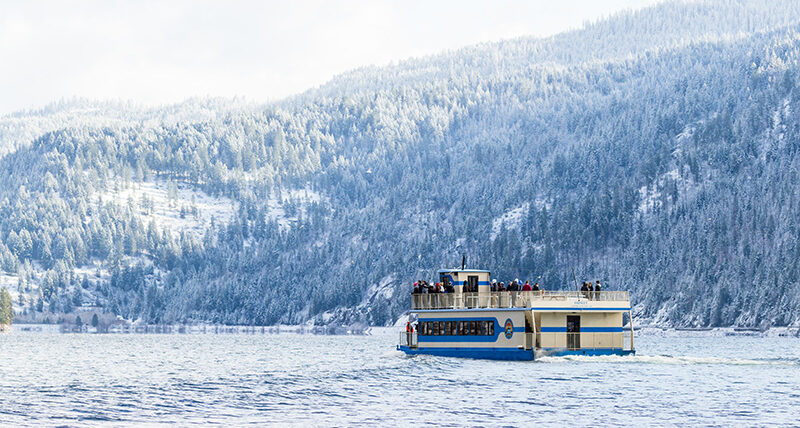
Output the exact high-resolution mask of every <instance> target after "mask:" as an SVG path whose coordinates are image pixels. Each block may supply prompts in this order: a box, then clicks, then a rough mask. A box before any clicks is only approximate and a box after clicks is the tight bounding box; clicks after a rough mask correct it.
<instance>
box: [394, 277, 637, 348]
mask: <svg viewBox="0 0 800 428" xmlns="http://www.w3.org/2000/svg"><path fill="white" fill-rule="evenodd" d="M438 276H439V282H440V283H441V284H442V285H443V286H444V289H452V290H453V292H450V293H429V294H428V293H426V294H412V295H411V310H410V312H409V321H408V324H407V325H406V328H405V331H402V332H400V340H399V343H398V344H397V350H398V351H402V352H405V353H406V354H409V355H420V354H427V355H436V356H444V357H466V358H481V359H493V360H535V359H537V358H540V357H542V356H565V355H587V356H595V355H631V354H634V353H635V350H634V346H633V345H634V343H633V316H632V313H631V304H630V297H629V295H628V292H627V291H598V292H594V291H589V292H586V291H541V290H540V291H491V288H492V287H491V283H490V278H491V272H490V271H488V270H479V269H465V268H464V266H463V264H462V267H461V268H460V269H444V270H440V271H438ZM451 285H452V288H451V287H450V286H451ZM464 290H477V291H472V292H465V291H464ZM623 314H627V315H628V320H629V322H628V326H627V327H628V328H623V327H624V326H623Z"/></svg>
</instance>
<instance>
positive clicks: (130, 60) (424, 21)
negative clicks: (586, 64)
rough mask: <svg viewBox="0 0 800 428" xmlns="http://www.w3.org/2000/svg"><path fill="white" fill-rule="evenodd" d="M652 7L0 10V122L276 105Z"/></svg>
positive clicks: (64, 5)
mask: <svg viewBox="0 0 800 428" xmlns="http://www.w3.org/2000/svg"><path fill="white" fill-rule="evenodd" d="M656 2H657V0H550V1H539V0H529V1H508V0H494V1H473V0H446V1H438V0H402V1H380V0H365V1H358V0H353V1H336V0H328V1H322V0H320V1H305V0H303V1H296V0H283V1H240V0H231V1H200V0H191V1H171V0H169V1H167V0H162V1H111V0H104V1H71V0H58V1H57V0H53V1H36V0H34V1H31V0H24V1H17V0H4V1H2V3H0V115H3V114H7V113H10V112H13V111H18V110H22V109H29V108H38V107H42V106H43V105H45V104H48V103H50V102H53V101H58V100H61V99H67V98H72V97H80V98H89V99H97V100H109V99H110V100H125V101H128V100H130V101H133V102H135V103H138V104H143V105H157V104H167V103H175V102H180V101H183V100H185V99H186V98H190V97H204V96H213V97H217V96H219V97H234V96H240V97H244V98H246V99H247V100H249V101H254V102H263V101H270V100H277V99H280V98H283V97H286V96H288V95H292V94H295V93H299V92H302V91H304V90H306V89H309V88H311V87H315V86H318V85H320V84H322V83H325V82H326V81H327V80H329V79H330V78H331V77H333V76H334V75H336V74H339V73H342V72H345V71H347V70H350V69H353V68H356V67H361V66H366V65H385V64H390V63H392V62H396V61H399V60H402V59H405V58H409V57H416V56H423V55H429V54H435V53H437V52H441V51H445V50H449V49H456V48H459V47H463V46H467V45H472V44H476V43H480V42H488V41H496V40H501V39H508V38H514V37H519V36H539V37H541V36H548V35H552V34H556V33H559V32H562V31H566V30H569V29H574V28H579V27H581V26H582V25H583V23H584V22H586V21H593V20H597V19H600V18H603V17H605V16H608V15H610V14H613V13H615V12H618V11H621V10H625V9H638V8H641V7H645V6H649V5H652V4H654V3H656Z"/></svg>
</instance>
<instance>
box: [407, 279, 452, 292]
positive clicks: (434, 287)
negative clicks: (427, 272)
mask: <svg viewBox="0 0 800 428" xmlns="http://www.w3.org/2000/svg"><path fill="white" fill-rule="evenodd" d="M455 292H456V289H455V287H453V284H442V283H441V282H437V283H436V284H430V283H428V281H423V280H419V281H417V282H415V283H414V290H413V291H412V292H411V293H412V294H433V293H455Z"/></svg>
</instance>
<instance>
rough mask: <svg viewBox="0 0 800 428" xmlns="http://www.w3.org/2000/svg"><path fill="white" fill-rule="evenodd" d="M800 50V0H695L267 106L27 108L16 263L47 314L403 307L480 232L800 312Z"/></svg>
mask: <svg viewBox="0 0 800 428" xmlns="http://www.w3.org/2000/svg"><path fill="white" fill-rule="evenodd" d="M798 59H800V4H798V3H796V2H790V1H724V2H700V3H688V2H676V3H668V4H662V5H659V6H655V7H652V8H649V9H645V10H642V11H638V12H628V13H622V14H619V15H616V16H613V17H611V18H609V19H607V20H604V21H601V22H597V23H592V24H588V25H587V26H586V27H585V28H583V29H581V30H576V31H571V32H568V33H564V34H560V35H556V36H553V37H549V38H545V39H533V38H522V39H516V40H508V41H503V42H498V43H489V44H483V45H479V46H472V47H466V48H464V49H461V50H458V51H454V52H449V53H445V54H442V55H436V56H431V57H425V58H416V59H409V60H407V61H404V62H402V63H400V64H398V65H395V66H390V67H382V68H364V69H359V70H354V71H352V72H349V73H345V74H343V75H341V76H337V77H336V78H334V79H333V80H332V81H331V82H329V83H328V84H326V85H323V86H322V87H320V88H316V89H312V90H309V91H308V92H306V93H304V94H301V95H299V96H296V97H292V98H290V99H286V100H283V101H280V102H277V103H273V104H269V105H264V106H253V105H251V104H245V103H242V102H238V101H231V102H226V101H224V100H213V101H203V100H193V101H189V102H187V103H184V104H182V105H179V106H174V107H166V108H158V109H142V108H137V107H135V106H129V105H127V104H118V103H117V104H114V103H111V104H109V103H105V104H102V103H101V104H98V103H91V102H84V101H77V102H73V103H65V104H59V105H53V106H50V107H48V108H46V109H43V110H42V111H38V112H23V113H19V114H16V115H11V116H7V117H4V118H2V119H0V213H2V216H0V270H2V271H3V273H2V274H0V283H2V284H6V285H7V286H8V287H10V289H11V291H13V292H14V295H15V298H16V299H18V302H19V307H18V309H19V310H26V311H28V312H29V314H31V315H30V316H31V317H41V316H43V315H41V314H45V313H48V311H51V312H64V311H67V312H68V311H71V310H74V309H75V307H76V305H89V304H91V305H99V306H102V307H103V308H104V309H106V310H109V311H113V312H115V313H117V314H120V315H123V316H125V317H128V318H143V319H145V320H148V321H152V322H181V321H191V320H207V321H213V322H225V323H243V324H252V323H256V324H273V323H299V322H305V321H309V320H317V321H319V322H357V321H362V322H368V323H371V324H381V325H386V324H391V323H392V322H393V321H394V320H396V319H397V318H398V317H399V316H401V315H402V314H403V312H404V311H405V310H407V308H408V305H409V299H408V290H409V287H408V284H409V283H410V282H411V281H412V280H414V279H417V278H423V277H424V278H428V279H431V276H432V273H433V272H434V271H435V270H436V269H437V268H439V267H441V266H443V265H455V264H456V263H457V262H459V261H460V255H461V253H466V254H467V255H468V259H469V260H470V264H471V265H475V266H481V267H486V268H489V269H492V270H493V271H494V272H495V273H496V275H497V277H498V278H501V279H507V278H517V277H518V278H529V279H532V278H534V277H536V278H538V277H540V276H541V278H542V280H541V282H543V283H544V285H545V287H546V288H548V289H559V288H569V287H570V284H571V281H572V278H571V270H572V269H573V268H574V269H575V271H576V273H578V275H579V276H580V277H581V278H586V279H601V280H604V282H605V283H606V284H608V286H609V287H610V289H626V290H630V291H631V292H632V298H633V299H634V303H635V305H636V311H637V313H638V316H639V318H640V319H642V320H644V321H645V322H654V323H659V324H672V325H714V326H718V325H743V326H761V325H789V324H798V323H800V312H799V311H798V309H797V308H798V307H800V305H799V304H800V285H798V284H800V278H799V277H798V275H800V274H799V273H798V272H800V269H798V268H800V227H799V226H798V224H797V223H798V221H797V219H798V218H800V186H798V183H800V151H799V150H798V149H800V115H799V113H800V87H799V86H800V85H798V83H800V63H798ZM20 295H22V298H21V300H20V298H19V296H20ZM19 310H18V312H19Z"/></svg>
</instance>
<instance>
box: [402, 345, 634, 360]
mask: <svg viewBox="0 0 800 428" xmlns="http://www.w3.org/2000/svg"><path fill="white" fill-rule="evenodd" d="M397 350H398V351H403V352H405V353H406V354H408V355H436V356H439V357H458V358H477V359H484V360H511V361H531V360H533V359H534V358H533V352H532V351H526V350H524V349H518V348H427V347H426V348H417V349H411V348H409V347H408V346H400V345H398V346H397ZM536 354H537V356H548V357H563V356H567V355H585V356H600V355H620V356H625V355H635V354H636V351H629V350H623V349H620V348H606V349H580V350H568V349H565V348H544V349H537V350H536Z"/></svg>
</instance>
